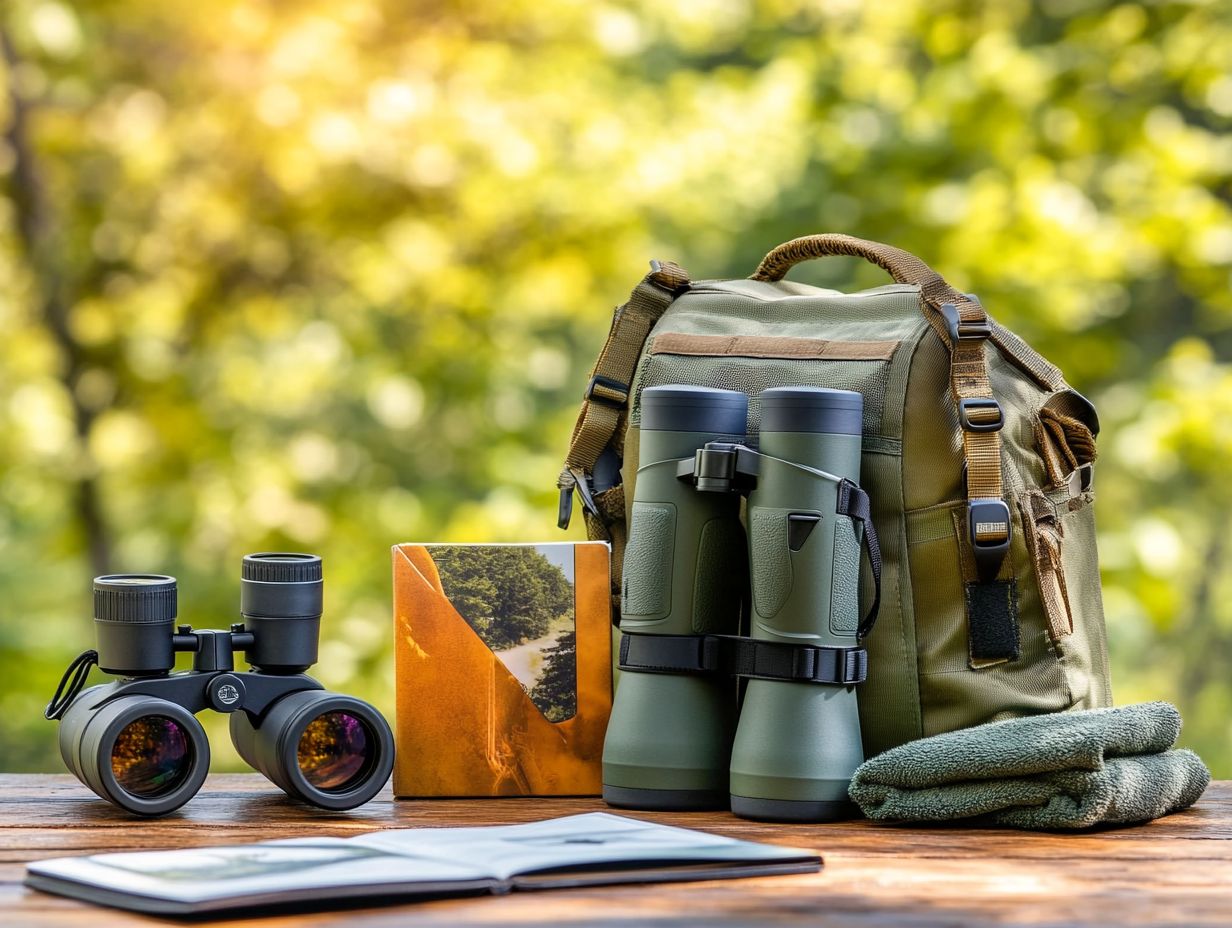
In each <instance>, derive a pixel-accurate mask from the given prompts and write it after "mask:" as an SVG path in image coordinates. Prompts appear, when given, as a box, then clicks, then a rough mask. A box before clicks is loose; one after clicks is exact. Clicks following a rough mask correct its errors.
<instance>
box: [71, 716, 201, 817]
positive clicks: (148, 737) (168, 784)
mask: <svg viewBox="0 0 1232 928" xmlns="http://www.w3.org/2000/svg"><path fill="white" fill-rule="evenodd" d="M80 708H81V710H82V712H81V714H80V715H77V717H76V718H74V717H73V715H74V714H73V713H71V712H70V714H68V715H66V716H65V718H64V720H63V722H62V724H61V728H60V748H61V753H62V754H63V755H64V758H65V761H66V762H67V764H68V767H69V769H70V770H72V771H73V773H75V774H76V775H77V778H78V779H80V780H81V781H82V782H83V783H84V784H85V785H86V786H88V787H89V788H90V789H91V790H93V791H94V792H95V793H96V794H97V795H99V796H100V797H102V798H103V799H107V800H109V801H111V802H113V803H115V804H116V805H118V806H120V807H121V808H123V809H126V810H128V811H129V812H134V813H136V814H138V815H151V816H153V815H165V814H167V813H168V812H172V811H174V810H175V809H178V808H179V807H180V806H182V805H183V804H184V803H186V802H187V801H188V800H189V799H191V798H192V797H193V796H195V795H196V794H197V791H198V790H200V789H201V785H202V784H203V783H204V782H205V777H206V774H208V773H209V769H210V745H209V742H208V741H207V740H206V737H205V731H204V730H203V729H202V727H201V723H200V722H198V721H197V720H196V718H194V717H193V715H192V713H191V712H189V711H188V710H187V709H184V708H183V707H181V706H177V705H176V704H175V703H172V702H168V701H167V700H165V699H157V698H155V697H151V696H137V695H134V696H125V697H121V698H120V699H116V700H114V701H112V702H109V703H106V704H104V705H103V706H102V707H100V708H99V709H98V710H97V711H93V709H92V707H89V706H81V707H80Z"/></svg>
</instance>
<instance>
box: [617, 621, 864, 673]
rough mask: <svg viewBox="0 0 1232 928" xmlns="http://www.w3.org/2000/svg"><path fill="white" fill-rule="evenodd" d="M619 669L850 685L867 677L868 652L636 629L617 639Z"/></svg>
mask: <svg viewBox="0 0 1232 928" xmlns="http://www.w3.org/2000/svg"><path fill="white" fill-rule="evenodd" d="M619 667H620V669H621V670H622V671H629V672H633V673H671V674H720V675H724V676H735V677H753V678H755V679H758V680H781V681H784V682H788V683H824V684H830V685H837V686H853V685H855V684H857V683H863V682H864V681H865V679H867V677H868V652H867V651H865V650H864V649H863V648H834V647H828V646H816V645H806V644H791V643H789V642H784V641H764V640H762V639H759V638H743V637H740V636H738V635H638V634H629V633H625V634H624V635H623V636H621V639H620V663H619Z"/></svg>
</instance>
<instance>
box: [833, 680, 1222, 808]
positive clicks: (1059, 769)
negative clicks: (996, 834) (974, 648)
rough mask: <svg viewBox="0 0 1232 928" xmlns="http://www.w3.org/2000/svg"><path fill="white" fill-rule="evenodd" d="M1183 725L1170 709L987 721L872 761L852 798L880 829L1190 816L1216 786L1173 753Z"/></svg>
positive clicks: (1195, 764) (1157, 706)
mask: <svg viewBox="0 0 1232 928" xmlns="http://www.w3.org/2000/svg"><path fill="white" fill-rule="evenodd" d="M1180 731H1181V716H1180V713H1178V712H1177V711H1176V709H1175V708H1174V707H1173V706H1170V705H1169V704H1168V703H1165V702H1149V703H1141V704H1139V705H1134V706H1123V707H1119V708H1115V709H1085V710H1080V711H1076V712H1060V713H1056V714H1054V715H1035V716H1030V717H1028V718H1020V719H1008V720H1006V721H1003V722H990V723H989V724H987V725H980V726H978V727H976V728H968V729H964V730H961V731H952V732H947V733H946V734H943V735H935V736H933V737H931V738H923V739H921V740H919V741H912V742H909V743H908V744H903V745H900V746H899V747H896V748H893V749H891V750H889V751H886V752H885V753H884V754H879V755H877V756H876V757H874V758H872V759H870V760H868V761H866V762H865V763H864V764H863V765H862V766H861V767H860V768H859V769H858V770H857V771H856V773H855V776H854V777H853V778H852V781H851V789H850V794H851V798H852V799H853V800H855V802H856V803H857V804H858V805H859V806H860V808H861V810H862V811H863V812H864V814H865V815H867V816H868V817H869V818H871V819H875V820H877V821H906V822H941V821H951V820H954V819H962V818H971V817H973V816H984V817H986V818H985V820H986V821H987V822H988V823H990V824H996V825H1006V826H1010V827H1014V828H1031V829H1044V830H1047V829H1069V828H1088V827H1090V826H1092V825H1098V824H1105V825H1108V824H1129V823H1131V822H1145V821H1149V820H1150V819H1153V818H1158V817H1159V816H1161V815H1167V814H1168V813H1170V812H1176V811H1179V810H1181V809H1185V808H1188V807H1189V806H1191V805H1193V803H1194V802H1195V801H1196V800H1197V799H1198V797H1199V796H1201V795H1202V791H1203V790H1205V789H1206V786H1207V784H1208V783H1209V782H1210V779H1211V774H1210V771H1209V770H1207V769H1206V765H1205V764H1203V763H1202V761H1201V760H1200V759H1199V758H1198V756H1197V755H1196V754H1194V753H1193V752H1192V751H1185V750H1176V751H1173V750H1169V748H1171V747H1172V745H1173V744H1175V743H1176V737H1177V735H1178V734H1180Z"/></svg>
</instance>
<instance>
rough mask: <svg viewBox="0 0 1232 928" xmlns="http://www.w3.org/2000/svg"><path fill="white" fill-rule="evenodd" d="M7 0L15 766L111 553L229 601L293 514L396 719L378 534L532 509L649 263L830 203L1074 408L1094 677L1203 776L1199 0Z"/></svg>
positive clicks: (1226, 738) (715, 260) (1224, 233)
mask: <svg viewBox="0 0 1232 928" xmlns="http://www.w3.org/2000/svg"><path fill="white" fill-rule="evenodd" d="M0 28H2V29H3V37H4V44H5V52H6V54H5V62H4V63H3V73H0V87H2V89H3V97H2V101H0V126H3V128H4V136H3V141H0V184H2V185H3V191H4V193H3V198H2V199H0V279H3V280H4V282H5V286H4V287H3V288H2V289H0V332H2V333H3V338H2V339H0V434H2V435H3V439H2V440H0V474H2V478H0V593H2V594H3V595H2V599H0V664H2V668H0V669H2V675H0V679H2V680H3V683H0V687H2V688H0V767H2V768H3V769H7V770H39V769H42V770H52V769H58V768H59V766H60V765H59V761H58V759H57V758H56V756H55V746H54V735H55V732H54V726H53V725H51V724H49V723H47V722H44V721H43V720H42V707H43V705H44V703H45V701H46V700H47V698H48V696H49V695H50V691H51V690H52V688H53V687H54V684H55V681H56V680H57V679H58V676H59V673H60V671H61V670H62V668H63V667H64V665H65V664H66V663H67V661H68V659H69V658H70V657H71V656H72V655H73V654H74V653H76V652H77V651H79V650H81V649H82V648H84V647H86V646H88V645H89V644H90V642H91V627H90V621H89V615H90V602H89V589H90V587H89V581H90V578H91V576H92V575H93V574H94V573H97V572H100V571H101V570H103V569H104V568H110V569H127V570H141V571H165V572H169V573H173V574H175V575H176V576H178V577H179V579H180V585H181V616H182V617H183V619H184V620H186V621H191V622H194V623H198V624H208V623H211V622H214V623H225V622H228V621H230V620H231V619H232V618H234V617H235V614H236V607H237V602H238V600H237V596H238V567H239V559H240V556H241V555H242V554H243V553H244V552H246V551H251V550H258V549H269V548H290V549H306V550H312V551H315V552H318V553H320V554H322V555H323V556H324V558H325V565H326V568H325V569H326V578H327V583H326V608H327V617H326V622H325V629H326V631H325V638H326V640H325V641H324V643H323V647H322V651H321V662H320V664H319V666H318V668H317V670H318V672H319V675H320V677H321V679H322V680H323V681H324V682H325V683H326V684H327V685H328V686H331V687H338V688H341V689H344V690H346V691H349V692H355V693H356V694H357V695H361V696H364V697H367V698H370V699H372V700H374V701H375V702H376V703H377V705H378V706H380V707H381V708H382V709H384V710H386V711H390V710H391V709H392V685H391V681H392V678H393V671H392V657H391V653H390V638H391V636H390V634H389V593H388V589H389V572H390V566H389V557H388V548H389V546H390V544H392V543H394V542H399V541H416V540H422V541H428V540H431V541H447V540H460V541H465V540H493V541H496V540H542V539H551V538H553V537H554V536H555V535H556V532H555V528H554V525H553V522H554V515H555V502H556V500H555V496H556V494H555V490H554V488H553V484H554V480H555V476H556V473H557V468H558V465H559V461H560V459H561V457H562V455H563V452H564V449H565V445H566V442H567V439H568V435H569V430H570V427H571V425H572V421H573V417H574V414H575V407H576V403H577V401H578V396H579V393H580V390H581V386H582V384H583V382H584V380H585V376H586V371H587V367H588V365H589V364H590V363H591V361H592V359H593V357H594V355H595V354H596V352H597V350H598V347H599V345H600V344H601V342H602V340H603V337H604V335H605V333H606V329H607V324H608V312H609V309H610V307H611V305H612V304H614V303H616V302H618V301H620V300H621V299H623V296H624V294H625V293H626V292H627V291H628V289H629V288H630V286H631V285H632V284H633V283H634V282H635V281H636V280H637V279H638V278H639V277H640V276H641V274H642V273H643V270H644V266H645V260H646V259H647V258H650V257H663V258H672V259H675V260H678V261H680V262H681V263H683V264H684V265H685V266H686V267H688V268H690V269H691V270H692V272H693V274H694V276H713V277H718V276H743V275H746V274H748V273H749V272H750V271H751V270H752V269H753V267H754V266H755V264H756V262H757V260H758V259H759V258H760V257H761V255H762V253H763V252H764V251H766V250H767V249H768V248H769V247H770V246H772V245H774V244H776V243H777V242H779V241H781V240H784V239H786V238H789V237H792V236H795V235H799V234H805V233H809V232H815V231H846V232H850V233H853V234H857V235H862V236H865V237H868V238H873V239H879V240H884V241H888V242H892V243H894V244H897V245H900V246H902V247H905V248H907V249H909V250H911V251H914V252H916V253H918V254H920V255H921V256H923V257H924V258H925V259H926V260H928V261H930V262H931V263H932V264H933V265H934V266H935V267H937V268H938V269H939V270H940V271H941V272H942V273H943V274H945V275H946V276H947V277H948V278H949V279H950V280H951V281H953V282H954V283H956V284H957V285H959V286H961V287H964V288H966V289H970V290H974V291H975V292H977V293H979V294H980V296H981V297H982V299H983V301H984V302H985V304H986V305H987V306H988V307H990V309H991V310H992V312H993V313H994V314H995V315H996V316H997V317H998V318H999V319H1000V320H1001V321H1002V322H1004V323H1006V324H1008V325H1010V326H1011V327H1012V328H1014V329H1015V330H1016V331H1018V332H1019V333H1020V334H1022V335H1023V336H1024V337H1026V338H1027V339H1028V340H1029V341H1030V342H1032V344H1034V345H1035V346H1036V347H1038V348H1039V349H1040V350H1041V351H1042V352H1043V353H1044V354H1045V355H1046V356H1048V357H1049V358H1051V359H1052V360H1053V361H1055V362H1056V363H1058V364H1059V365H1060V366H1061V367H1062V368H1063V369H1064V370H1065V371H1066V373H1067V374H1068V376H1069V379H1070V380H1071V381H1072V382H1073V383H1074V384H1075V385H1076V386H1077V387H1078V388H1079V389H1081V390H1083V391H1084V392H1086V393H1088V394H1089V395H1090V396H1091V397H1092V398H1093V399H1094V400H1095V402H1096V404H1097V405H1098V406H1099V408H1100V410H1101V413H1102V416H1103V424H1104V433H1103V441H1102V458H1101V463H1100V466H1099V471H1100V472H1099V475H1098V484H1099V490H1100V498H1099V502H1098V506H1099V508H1098V518H1099V522H1100V529H1101V555H1102V558H1103V566H1104V571H1105V574H1104V581H1105V596H1106V602H1107V607H1108V615H1109V622H1110V626H1111V628H1110V638H1111V642H1112V653H1113V660H1114V664H1115V678H1114V688H1115V692H1116V695H1117V698H1118V700H1119V701H1120V702H1130V701H1136V700H1142V699H1150V698H1165V699H1171V700H1173V701H1175V702H1176V703H1177V704H1178V705H1179V706H1180V707H1181V709H1182V712H1183V714H1184V716H1185V719H1186V729H1185V734H1184V736H1183V738H1184V743H1186V744H1187V745H1189V746H1192V747H1194V748H1196V749H1197V750H1198V751H1199V752H1200V753H1201V754H1202V755H1203V756H1204V757H1205V758H1206V759H1207V760H1208V762H1209V763H1210V764H1211V766H1212V768H1213V769H1214V770H1215V772H1216V774H1217V775H1220V776H1223V777H1229V776H1232V680H1230V675H1229V668H1230V667H1232V572H1230V571H1229V570H1228V565H1229V559H1230V558H1232V552H1230V551H1229V546H1228V543H1227V540H1226V535H1225V532H1226V530H1227V528H1228V526H1229V523H1230V522H1232V481H1229V480H1228V478H1227V462H1228V461H1229V452H1230V451H1232V367H1230V366H1229V360H1230V357H1232V287H1230V286H1229V283H1230V268H1232V205H1230V200H1232V133H1229V129H1230V128H1232V73H1230V72H1229V64H1228V63H1229V62H1230V61H1232V9H1230V8H1229V3H1228V2H1227V0H1215V2H1189V3H1182V2H1167V0H1159V2H1153V3H1149V4H1133V3H1123V4H1122V3H1112V2H1104V0H1041V2H1038V3H1031V2H1027V0H998V2H996V3H978V2H961V0H881V2H877V3H860V2H858V0H827V2H817V3H809V2H803V0H762V2H756V3H754V2H748V0H653V2H652V0H644V2H619V0H610V2H583V0H502V2H488V3H482V2H466V0H453V2H442V3H422V2H405V0H298V2H275V0H212V2H209V3H200V2H197V3H189V2H184V0H91V2H89V3H79V4H69V3H68V2H66V0H9V2H7V3H5V4H4V5H3V7H0ZM796 276H798V277H800V278H801V279H806V280H810V281H812V282H814V283H824V284H827V285H834V286H842V287H859V286H868V285H875V284H877V283H881V282H883V279H882V278H881V277H880V276H879V272H877V271H876V270H875V269H872V268H869V267H862V266H857V265H856V264H855V263H853V262H848V261H845V260H837V259H836V260H832V261H829V262H821V263H815V264H813V265H811V266H809V267H806V268H802V269H801V270H800V272H798V273H797V275H796ZM573 534H574V535H575V536H577V535H579V534H580V529H579V527H578V526H576V525H575V527H574V529H573ZM210 724H211V726H212V727H211V735H212V738H211V740H212V741H213V743H214V746H215V754H216V759H217V764H218V765H219V766H220V767H224V768H225V767H232V766H235V765H236V763H237V762H236V760H235V757H234V755H233V754H231V753H229V751H230V749H229V746H228V744H227V738H226V735H225V720H217V719H216V720H214V721H212V722H211V723H210Z"/></svg>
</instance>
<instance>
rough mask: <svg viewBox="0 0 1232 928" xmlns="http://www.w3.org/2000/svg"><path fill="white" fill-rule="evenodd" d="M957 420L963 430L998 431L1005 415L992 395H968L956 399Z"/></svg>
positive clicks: (1003, 422)
mask: <svg viewBox="0 0 1232 928" xmlns="http://www.w3.org/2000/svg"><path fill="white" fill-rule="evenodd" d="M958 421H959V424H961V425H962V428H963V431H964V432H999V431H1001V426H1002V425H1004V424H1005V417H1004V415H1003V414H1002V412H1001V404H1000V403H998V402H997V401H996V400H995V399H994V398H993V397H991V396H968V397H964V398H963V399H960V400H959V401H958Z"/></svg>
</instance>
